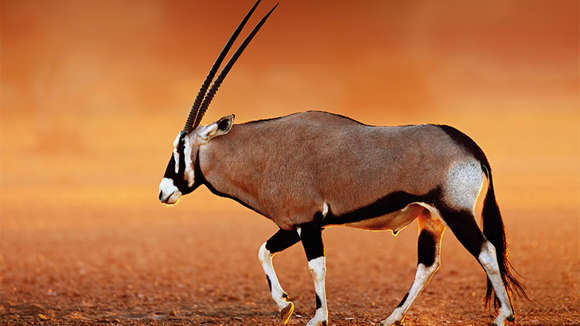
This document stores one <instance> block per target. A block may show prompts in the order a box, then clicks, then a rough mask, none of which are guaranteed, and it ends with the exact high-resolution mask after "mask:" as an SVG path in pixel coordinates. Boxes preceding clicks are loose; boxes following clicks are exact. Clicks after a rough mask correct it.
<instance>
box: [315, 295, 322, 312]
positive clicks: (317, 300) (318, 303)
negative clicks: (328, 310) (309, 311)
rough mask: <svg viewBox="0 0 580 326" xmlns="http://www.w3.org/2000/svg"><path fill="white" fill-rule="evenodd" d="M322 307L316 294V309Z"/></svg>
mask: <svg viewBox="0 0 580 326" xmlns="http://www.w3.org/2000/svg"><path fill="white" fill-rule="evenodd" d="M320 307H322V301H320V297H319V296H318V294H317V295H316V309H320Z"/></svg>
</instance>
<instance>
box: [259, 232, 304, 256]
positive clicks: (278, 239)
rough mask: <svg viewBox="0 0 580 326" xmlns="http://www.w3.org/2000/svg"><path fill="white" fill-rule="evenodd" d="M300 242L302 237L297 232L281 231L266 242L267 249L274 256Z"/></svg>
mask: <svg viewBox="0 0 580 326" xmlns="http://www.w3.org/2000/svg"><path fill="white" fill-rule="evenodd" d="M298 241H300V237H299V236H298V233H297V232H296V231H295V230H292V231H285V230H282V229H280V230H278V232H276V233H275V234H274V235H273V236H272V237H270V239H268V241H266V249H268V250H269V251H270V253H272V254H273V253H276V252H279V251H282V250H284V249H286V248H288V247H290V246H292V245H294V244H295V243H296V242H298Z"/></svg>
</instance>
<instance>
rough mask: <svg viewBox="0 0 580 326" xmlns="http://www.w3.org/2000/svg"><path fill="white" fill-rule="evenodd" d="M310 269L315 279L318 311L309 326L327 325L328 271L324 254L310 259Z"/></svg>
mask: <svg viewBox="0 0 580 326" xmlns="http://www.w3.org/2000/svg"><path fill="white" fill-rule="evenodd" d="M308 269H309V270H310V273H311V274H312V279H313V280H314V291H315V292H316V313H315V314H314V317H312V319H311V320H310V321H309V322H308V324H307V326H318V325H326V324H327V322H328V309H327V307H326V289H325V286H324V278H325V273H326V258H325V257H324V256H321V257H317V258H314V259H312V260H310V261H308Z"/></svg>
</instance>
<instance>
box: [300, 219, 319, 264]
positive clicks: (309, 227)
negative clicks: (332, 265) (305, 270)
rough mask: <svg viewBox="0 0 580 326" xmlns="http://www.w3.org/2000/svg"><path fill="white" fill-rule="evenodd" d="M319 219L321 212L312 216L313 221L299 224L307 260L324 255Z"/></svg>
mask: <svg viewBox="0 0 580 326" xmlns="http://www.w3.org/2000/svg"><path fill="white" fill-rule="evenodd" d="M321 220H322V213H320V212H318V213H316V215H315V217H314V221H312V222H310V223H305V224H301V225H300V229H301V233H300V239H301V240H302V246H303V247H304V251H305V252H306V258H307V259H308V261H311V260H312V259H315V258H318V257H322V256H324V243H323V242H322V226H321Z"/></svg>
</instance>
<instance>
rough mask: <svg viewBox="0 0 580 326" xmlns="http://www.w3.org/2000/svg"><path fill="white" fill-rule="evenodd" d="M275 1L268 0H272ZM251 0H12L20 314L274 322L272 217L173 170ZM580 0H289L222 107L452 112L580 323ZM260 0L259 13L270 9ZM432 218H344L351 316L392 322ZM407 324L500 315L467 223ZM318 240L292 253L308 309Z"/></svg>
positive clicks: (4, 61)
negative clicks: (263, 248)
mask: <svg viewBox="0 0 580 326" xmlns="http://www.w3.org/2000/svg"><path fill="white" fill-rule="evenodd" d="M272 5H273V2H270V1H264V3H263V4H262V5H261V6H260V8H259V10H258V12H257V14H258V15H262V14H263V13H265V11H266V10H267V9H269V7H270V6H272ZM250 6H251V1H249V2H248V1H235V2H232V1H225V0H224V1H221V0H220V1H108V0H106V1H62V0H57V1H28V0H22V1H11V0H0V42H1V43H0V77H1V79H0V324H6V325H17V324H23V323H42V324H55V325H57V324H82V323H85V324H93V323H105V324H106V323H115V324H141V323H143V324H187V323H191V324H195V325H198V324H217V325H219V324H224V325H274V324H275V323H276V322H277V319H276V316H277V315H276V312H275V305H274V304H273V302H271V300H270V298H269V294H268V290H267V285H266V281H265V279H264V276H263V274H262V271H261V268H260V266H259V264H258V260H257V258H256V252H257V248H258V246H259V245H260V244H261V243H262V241H264V240H265V239H267V237H268V236H269V235H271V234H272V233H274V232H275V230H276V229H275V227H274V225H273V224H271V223H270V222H269V221H267V220H266V219H264V218H263V217H260V216H257V215H256V214H253V213H251V212H249V211H248V210H246V209H244V208H243V207H240V206H239V205H237V204H236V203H235V202H233V201H230V200H227V199H222V198H217V197H214V196H212V195H211V194H210V193H209V192H208V191H207V190H206V189H200V190H198V191H196V192H195V193H193V194H191V195H189V196H188V197H186V198H184V199H183V200H181V202H180V203H179V205H178V206H177V207H173V208H167V207H162V206H161V205H160V204H159V203H158V200H157V186H158V182H159V180H160V177H161V175H162V173H163V170H164V169H165V164H166V162H167V159H168V156H169V155H170V151H171V143H172V141H173V139H174V137H175V135H176V133H177V132H178V131H179V129H180V128H181V127H182V124H183V122H184V119H185V117H186V114H187V111H188V109H189V105H191V102H192V101H193V97H194V95H195V93H197V90H198V88H199V86H200V84H201V82H202V80H203V78H204V77H205V74H206V73H207V71H208V69H209V66H210V64H211V63H212V62H213V60H214V58H215V56H216V55H217V53H218V51H219V50H220V49H221V47H222V46H223V44H224V42H225V41H226V39H227V37H229V35H230V33H231V31H232V30H233V29H234V27H235V26H236V24H237V23H238V22H239V20H240V19H241V17H242V15H243V14H244V13H245V12H246V11H247V10H248V8H249V7H250ZM578 15H579V8H578V2H577V1H554V2H548V1H487V2H483V3H481V2H475V1H469V2H466V1H446V2H435V1H414V2H395V1H364V2H356V3H355V2H351V1H317V2H311V1H282V2H281V4H280V7H279V8H278V9H277V11H276V12H275V13H274V15H273V16H272V17H271V19H270V20H269V21H268V23H267V24H266V25H265V26H264V28H263V30H262V31H261V32H260V33H259V35H258V36H257V37H256V39H255V40H254V42H253V43H252V44H251V45H250V46H249V48H248V49H247V51H246V53H245V54H244V56H243V57H242V58H241V59H240V60H239V62H238V64H237V66H236V67H235V68H234V69H233V70H232V73H231V75H230V76H229V77H228V79H227V80H226V81H225V83H224V84H223V86H222V88H221V90H220V93H219V94H218V96H217V97H216V99H215V100H214V102H213V103H212V106H211V108H210V110H209V111H208V113H207V115H206V118H205V120H204V121H205V122H209V121H212V120H215V119H217V118H219V117H221V116H223V115H226V114H230V113H235V114H236V116H237V119H238V122H242V121H249V120H254V119H260V118H266V117H272V116H278V115H283V114H288V113H292V112H296V111H303V110H306V109H322V110H328V111H332V112H336V113H340V114H345V115H349V116H351V117H353V118H355V119H358V120H361V121H363V122H366V123H371V124H385V125H387V124H388V125H394V124H409V123H424V122H435V123H446V124H451V125H453V126H455V127H457V128H459V129H461V130H463V131H464V132H466V133H467V134H469V135H470V136H472V138H474V139H475V140H476V141H477V142H478V143H479V144H480V145H481V147H482V148H484V150H485V151H486V153H487V155H488V158H489V160H490V162H491V164H492V167H493V169H494V174H495V177H494V181H495V186H496V193H497V197H498V200H499V202H500V206H501V207H502V209H503V212H504V221H505V224H506V226H507V229H508V236H509V239H510V242H511V252H512V260H513V263H514V265H515V266H516V268H517V269H518V271H519V272H520V273H521V275H522V277H523V280H524V282H525V284H526V285H527V288H528V291H529V294H530V297H531V299H532V301H529V302H528V301H522V300H520V301H517V302H516V309H517V312H518V321H517V323H516V324H517V325H579V324H580V316H579V313H578V311H579V310H580V303H579V294H578V293H579V288H578V286H579V282H580V275H579V272H578V271H579V270H580V257H579V255H580V254H579V252H580V242H579V238H578V233H579V232H580V226H579V219H580V214H579V208H578V205H579V204H580V171H579V166H580V134H579V125H580V118H579V104H580V103H579V98H578V90H579V73H580V68H579V61H578V60H579V53H578V52H579V45H578V42H579V41H578V40H579V35H578V26H579V20H578ZM256 21H257V17H255V18H254V19H253V20H252V21H251V22H254V23H255V22H256ZM415 230H416V226H415V225H414V224H412V225H410V226H409V228H408V229H407V230H405V231H404V232H402V233H401V234H400V235H399V236H398V237H397V238H393V237H392V236H391V235H390V233H388V232H379V233H373V232H365V231H358V230H352V229H343V228H333V229H329V230H327V231H326V232H325V238H326V243H327V256H328V277H327V291H328V299H329V309H330V321H331V324H333V325H372V324H376V323H377V322H378V321H380V320H381V319H383V318H385V317H386V316H387V315H388V314H389V313H390V311H391V309H392V308H393V307H394V306H395V305H396V304H397V303H398V302H399V300H400V299H401V297H402V296H403V295H404V293H405V292H406V291H407V288H408V287H409V285H410V284H411V281H412V277H413V275H414V272H415V263H416V253H415V251H416V231H415ZM442 259H443V264H442V267H441V269H440V271H439V273H438V274H437V275H436V276H435V278H434V279H433V281H432V283H431V284H430V286H428V287H427V289H426V291H425V292H424V293H423V295H422V296H421V297H420V298H419V299H418V301H417V303H416V304H415V306H414V307H413V308H412V309H411V312H410V314H409V315H408V317H407V321H406V324H407V325H445V324H449V325H482V324H485V323H486V322H489V321H491V318H490V316H489V315H490V313H492V312H491V311H490V310H488V309H486V308H484V307H483V306H482V304H481V298H482V296H483V294H484V280H485V278H484V274H483V272H482V271H481V269H480V267H479V266H478V265H477V264H476V262H475V261H474V259H473V258H472V257H470V256H469V255H468V254H467V252H466V251H465V250H464V249H463V248H461V247H460V246H459V244H458V243H457V241H456V240H455V238H454V236H453V235H452V234H451V233H450V232H447V235H446V236H445V239H444V250H443V258H442ZM305 260H306V259H305V257H304V254H303V252H302V249H301V248H300V246H295V247H293V248H291V249H289V250H288V251H287V252H284V253H282V254H280V255H279V256H277V258H276V259H275V264H276V267H277V270H278V273H279V277H280V279H281V282H282V284H283V286H285V289H286V290H287V291H288V292H289V294H290V295H291V296H292V297H293V298H294V300H295V304H296V309H297V314H298V316H296V317H295V318H294V319H292V325H301V324H305V323H306V322H307V321H308V319H309V318H310V317H311V315H312V313H313V310H314V293H313V289H312V285H311V284H312V282H311V279H310V275H309V274H308V272H307V268H306V263H305Z"/></svg>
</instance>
